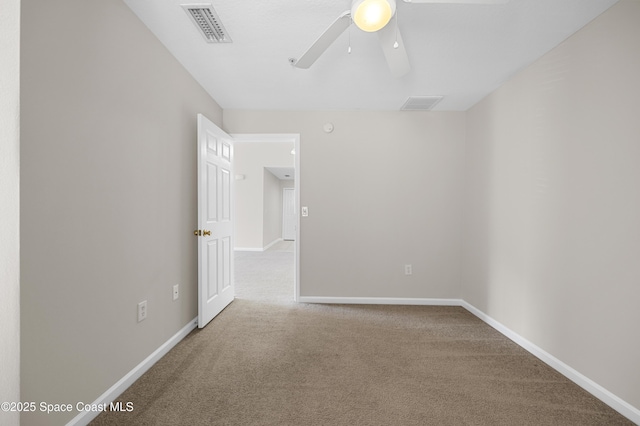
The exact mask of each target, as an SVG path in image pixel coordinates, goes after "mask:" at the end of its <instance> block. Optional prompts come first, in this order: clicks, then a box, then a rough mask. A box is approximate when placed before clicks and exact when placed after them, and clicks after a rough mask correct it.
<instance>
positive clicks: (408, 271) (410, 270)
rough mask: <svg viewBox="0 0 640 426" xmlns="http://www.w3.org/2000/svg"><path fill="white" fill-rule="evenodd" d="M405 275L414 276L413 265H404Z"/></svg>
mask: <svg viewBox="0 0 640 426" xmlns="http://www.w3.org/2000/svg"><path fill="white" fill-rule="evenodd" d="M404 274H405V275H411V274H413V270H412V268H411V265H404Z"/></svg>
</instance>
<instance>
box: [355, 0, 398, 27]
mask: <svg viewBox="0 0 640 426" xmlns="http://www.w3.org/2000/svg"><path fill="white" fill-rule="evenodd" d="M395 13H396V0H353V3H352V4H351V17H352V18H353V22H354V23H355V24H356V25H357V26H358V28H360V29H361V30H363V31H366V32H374V31H378V30H380V29H382V28H384V26H385V25H387V23H388V22H389V21H390V20H391V17H393V15H394V14H395Z"/></svg>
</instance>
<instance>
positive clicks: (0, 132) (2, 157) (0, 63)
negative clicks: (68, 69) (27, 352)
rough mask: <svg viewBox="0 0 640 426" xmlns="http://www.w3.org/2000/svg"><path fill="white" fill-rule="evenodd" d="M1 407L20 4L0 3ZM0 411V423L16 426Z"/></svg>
mask: <svg viewBox="0 0 640 426" xmlns="http://www.w3.org/2000/svg"><path fill="white" fill-rule="evenodd" d="M0 10H1V11H2V12H0V123H2V125H0V342H2V344H0V366H1V367H0V368H1V369H2V373H1V374H0V402H4V401H15V402H17V401H20V375H19V372H20V241H19V238H20V234H19V223H20V194H19V191H20V116H19V114H20V1H19V0H0ZM19 420H20V417H19V414H18V413H17V412H14V413H7V412H4V411H0V423H1V424H3V425H8V426H11V425H17V424H19Z"/></svg>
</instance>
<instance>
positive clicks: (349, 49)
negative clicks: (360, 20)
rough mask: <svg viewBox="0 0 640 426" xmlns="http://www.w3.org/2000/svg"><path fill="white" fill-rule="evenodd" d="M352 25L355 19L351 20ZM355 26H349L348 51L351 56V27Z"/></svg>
mask: <svg viewBox="0 0 640 426" xmlns="http://www.w3.org/2000/svg"><path fill="white" fill-rule="evenodd" d="M351 24H353V18H351ZM352 26H353V25H349V48H348V49H347V53H348V54H349V55H351V27H352Z"/></svg>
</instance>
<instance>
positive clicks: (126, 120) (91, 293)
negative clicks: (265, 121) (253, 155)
mask: <svg viewBox="0 0 640 426" xmlns="http://www.w3.org/2000/svg"><path fill="white" fill-rule="evenodd" d="M22 6H23V15H24V16H29V19H25V20H24V22H23V26H22V30H23V33H22V94H21V95H22V105H21V113H22V119H21V129H22V144H21V150H22V151H21V154H22V168H21V196H22V206H21V243H22V259H21V274H22V276H21V281H22V283H21V285H22V293H21V296H22V370H21V374H22V400H23V401H47V402H51V403H56V402H59V403H69V402H70V403H75V402H78V401H84V402H92V401H94V400H95V399H96V398H97V397H98V396H100V395H101V394H102V393H103V392H104V391H105V390H107V389H108V388H109V387H111V386H112V385H113V384H114V383H116V381H118V380H119V379H121V378H122V377H123V376H124V375H125V374H126V373H128V372H129V371H130V370H131V369H132V368H134V367H135V366H136V365H137V364H138V363H140V362H141V361H142V360H144V359H145V358H146V357H147V356H148V355H150V354H151V353H152V352H153V351H154V350H155V349H157V348H158V347H159V346H160V345H161V344H163V343H164V342H166V341H167V340H168V339H169V338H170V337H171V336H173V335H174V334H175V333H176V332H178V331H179V330H180V329H181V328H183V327H184V326H185V325H186V324H188V323H189V322H190V320H192V319H194V318H195V317H196V315H197V282H196V281H197V276H196V266H197V260H196V250H197V248H196V240H195V239H194V236H193V230H194V229H195V228H196V220H197V217H196V215H197V213H196V145H195V141H196V114H197V113H199V112H201V113H203V114H205V115H206V116H208V117H209V118H210V119H211V120H213V121H214V122H217V123H220V122H221V117H222V111H221V109H220V107H219V106H218V105H217V104H216V103H215V102H214V101H213V100H212V99H211V97H210V96H209V95H207V94H206V93H205V92H204V90H203V89H202V88H201V86H200V85H199V84H198V83H196V82H195V80H194V79H193V78H192V77H191V76H190V75H189V74H188V73H187V72H186V71H185V70H184V68H183V67H182V66H181V65H180V64H179V63H178V62H177V61H176V60H175V58H174V57H173V56H172V55H171V54H170V53H169V52H168V51H167V50H166V49H165V47H164V46H163V45H162V44H161V43H160V42H159V41H158V40H157V39H156V38H155V37H154V36H153V34H152V33H151V32H150V31H149V30H148V29H147V28H146V27H145V26H144V25H143V24H142V23H141V22H140V21H139V20H138V18H137V17H136V16H135V15H134V14H133V13H132V12H131V10H130V9H129V8H128V7H127V6H126V5H125V4H124V3H122V2H121V1H119V0H102V1H82V0H59V1H55V2H52V1H49V0H24V1H23V2H22ZM178 283H179V284H180V299H179V300H177V301H175V302H174V301H172V286H173V285H174V284H178ZM142 300H147V301H148V318H147V319H146V320H145V321H144V322H141V323H137V317H136V308H137V304H138V302H140V301H142ZM76 414H77V413H71V414H70V415H69V414H62V415H56V416H54V415H50V416H46V415H44V414H40V413H37V414H35V415H32V414H24V415H23V418H22V421H23V423H24V424H29V425H37V424H47V425H50V424H62V423H64V422H66V421H68V420H70V419H71V418H72V417H74V416H75V415H76Z"/></svg>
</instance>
